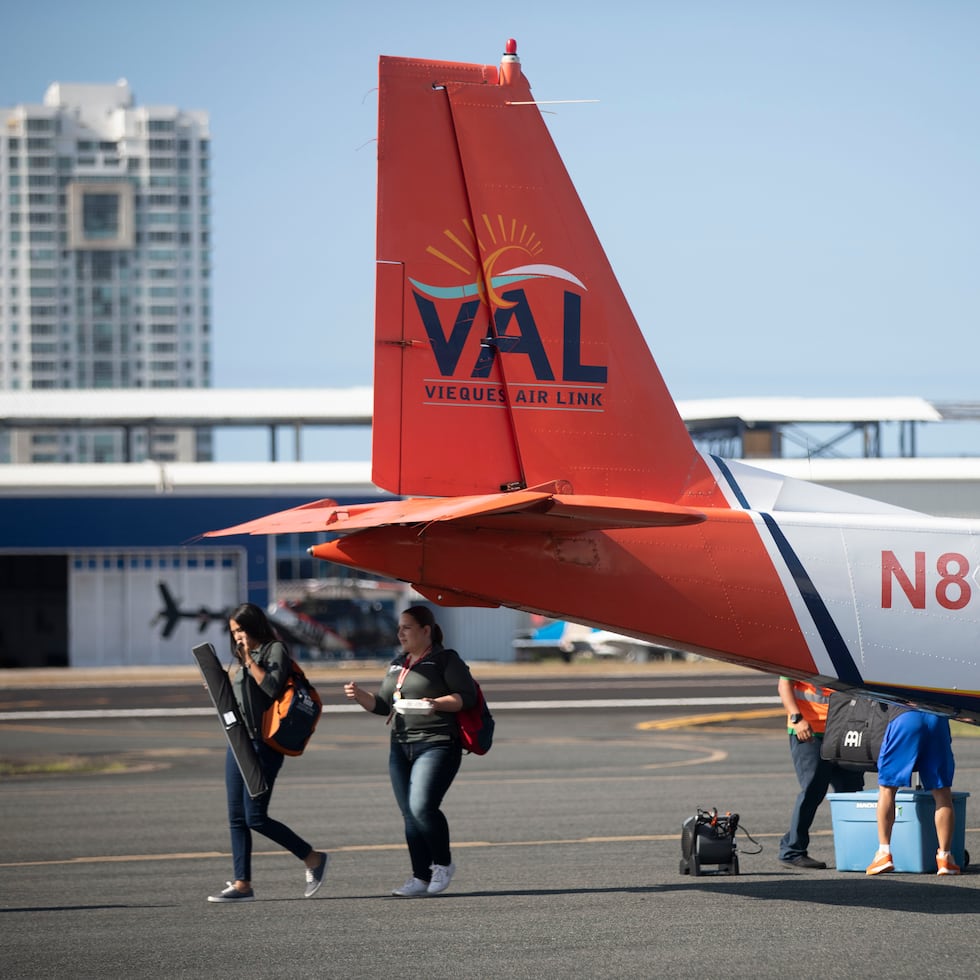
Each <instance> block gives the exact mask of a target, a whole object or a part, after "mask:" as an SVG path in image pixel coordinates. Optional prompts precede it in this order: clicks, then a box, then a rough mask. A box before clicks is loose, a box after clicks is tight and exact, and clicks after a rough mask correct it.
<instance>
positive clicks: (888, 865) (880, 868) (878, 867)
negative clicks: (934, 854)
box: [865, 851, 939, 875]
mask: <svg viewBox="0 0 980 980" xmlns="http://www.w3.org/2000/svg"><path fill="white" fill-rule="evenodd" d="M936 860H937V861H938V860H939V859H938V858H937V859H936ZM894 870H895V862H894V861H892V856H891V854H882V853H881V852H880V851H879V852H878V853H877V854H876V855H875V859H874V860H873V861H872V862H871V864H869V865H868V869H867V871H865V874H869V875H880V874H883V873H884V872H886V871H894Z"/></svg>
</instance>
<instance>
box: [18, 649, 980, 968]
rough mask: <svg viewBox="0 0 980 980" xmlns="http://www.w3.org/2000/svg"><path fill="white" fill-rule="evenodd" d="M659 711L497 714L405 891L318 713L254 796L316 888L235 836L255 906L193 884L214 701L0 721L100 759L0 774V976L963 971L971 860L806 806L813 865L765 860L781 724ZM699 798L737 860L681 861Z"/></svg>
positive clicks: (973, 952)
mask: <svg viewBox="0 0 980 980" xmlns="http://www.w3.org/2000/svg"><path fill="white" fill-rule="evenodd" d="M664 666H667V665H664ZM561 668H564V665H561ZM632 669H633V670H634V671H635V670H636V665H633V666H632ZM696 669H701V668H696ZM597 676H598V675H597ZM724 676H731V675H730V674H726V675H724ZM482 677H483V672H482V666H481V680H482ZM4 680H6V678H3V676H2V674H0V688H2V687H5V686H9V685H5V684H4V683H3V682H4ZM131 680H132V678H127V681H129V682H131ZM188 681H189V682H191V683H198V682H197V681H196V680H194V676H193V672H190V673H189V675H188ZM484 686H485V687H486V686H487V685H484ZM724 686H725V681H724V678H723V677H720V679H719V689H720V690H721V689H723V688H724ZM23 690H24V689H23V688H22V689H21V694H22V693H23ZM657 715H658V710H657V709H650V708H631V707H620V708H595V709H575V710H563V709H561V708H555V709H552V710H548V711H535V710H523V709H521V710H507V711H501V712H500V713H499V715H498V731H497V735H498V737H497V741H496V744H495V746H494V748H493V749H492V751H491V752H490V754H489V755H487V756H485V757H483V758H475V757H468V758H466V759H465V760H464V763H463V768H462V771H461V773H460V776H459V777H458V778H457V780H456V783H455V784H454V786H453V788H452V789H451V791H450V793H449V796H448V797H447V800H446V804H445V807H444V808H445V810H446V813H447V815H448V817H449V820H450V823H451V826H452V829H453V838H454V860H455V861H456V864H457V866H458V871H457V874H456V877H455V879H454V881H453V883H452V885H451V886H450V888H449V890H448V891H447V892H445V893H444V894H442V895H440V896H435V897H432V898H424V899H412V900H406V899H398V898H393V897H391V896H390V895H389V892H390V890H391V888H392V887H394V886H396V885H399V884H401V882H402V881H404V879H405V878H406V877H407V876H408V873H409V869H408V864H407V858H406V852H405V846H404V842H403V839H402V833H401V827H400V819H399V817H398V814H397V811H396V808H395V805H394V802H393V799H392V796H391V790H390V786H389V785H388V780H387V773H386V743H387V731H386V729H385V726H384V721H383V719H378V718H375V717H373V716H369V715H367V714H361V713H343V714H337V715H330V716H325V719H324V722H323V723H321V728H320V730H318V732H317V734H316V736H315V737H314V742H313V743H311V746H310V749H309V750H308V751H307V753H306V754H305V755H304V756H303V757H302V758H300V759H290V760H287V762H286V766H285V768H284V771H283V774H282V776H281V777H280V781H279V783H278V784H277V786H276V793H275V802H274V804H273V813H274V814H275V815H276V816H277V817H278V818H279V819H282V820H285V821H286V822H287V823H289V824H290V826H292V827H293V828H294V829H295V830H297V832H299V833H300V834H302V835H305V836H306V837H307V838H308V839H309V840H310V841H311V843H313V844H314V846H316V847H318V848H326V849H328V850H329V851H330V852H331V854H332V860H331V866H330V869H329V871H328V875H327V879H326V881H325V884H324V886H323V888H322V889H321V890H320V892H319V893H318V895H317V896H316V897H314V898H313V899H310V900H304V899H303V898H302V893H303V874H302V866H301V865H300V863H299V862H297V861H296V860H295V859H294V858H292V857H291V856H290V855H289V854H286V853H285V852H283V851H281V850H279V849H278V848H276V847H275V846H274V845H271V844H270V843H269V842H267V841H265V840H264V839H262V838H257V839H256V855H255V873H254V879H255V889H256V896H257V900H256V901H254V902H251V903H246V904H244V905H235V906H224V905H209V904H208V903H207V902H206V896H207V894H208V893H209V892H214V891H217V890H219V889H220V888H221V887H223V885H224V882H225V880H226V879H227V878H228V877H229V876H230V874H231V864H230V857H229V854H228V832H227V825H226V820H225V812H224V807H225V804H224V787H223V777H222V771H223V757H224V747H223V737H222V735H221V731H220V728H219V726H218V723H217V720H216V719H215V720H214V721H212V720H211V719H210V718H206V717H191V718H159V717H150V718H124V719H120V718H94V717H93V718H91V719H72V720H64V721H24V720H18V721H4V722H2V723H0V757H8V756H16V757H17V758H18V759H24V758H27V757H30V756H32V755H33V756H36V757H37V758H39V759H40V758H49V759H50V758H57V757H67V756H69V755H73V756H74V757H76V758H77V759H82V760H88V761H91V762H99V761H101V760H104V759H106V758H111V759H113V760H114V761H116V762H118V763H120V764H121V765H120V768H119V769H118V771H114V772H89V773H87V772H83V771H74V772H70V773H67V774H54V773H53V774H37V775H24V776H14V777H7V778H3V779H2V780H0V821H2V826H3V827H4V834H3V837H2V838H0V840H2V844H0V923H2V926H3V928H2V929H0V963H2V964H3V968H2V971H3V975H4V976H5V977H10V978H33V977H60V976H71V977H77V978H87V977H92V978H95V977H100V978H102V977H106V976H120V977H127V978H143V977H188V978H192V977H193V978H196V977H214V976H216V975H217V976H221V975H224V974H230V973H246V974H248V975H251V976H255V977H259V978H263V977H269V978H278V977H309V976H314V977H338V978H340V977H344V978H375V977H377V978H385V980H389V978H391V977H401V976H409V975H411V976H425V977H430V978H469V977H488V978H502V980H503V978H535V980H543V978H551V977H563V978H564V977H569V976H585V977H601V978H607V977H608V978H619V977H622V978H632V977H647V978H652V977H679V978H687V977H692V978H693V977H698V978H704V977H707V976H726V977H738V978H740V977H787V976H791V977H803V978H808V977H826V978H848V980H850V978H853V977H854V976H856V975H859V974H861V973H863V972H866V971H867V970H873V971H874V972H875V973H876V974H884V975H887V976H889V977H932V976H940V975H943V976H947V975H950V974H953V975H960V976H965V977H972V976H980V951H978V949H977V942H976V935H977V927H978V925H980V887H978V886H980V875H977V874H969V873H968V874H965V875H963V876H962V877H959V878H939V877H937V876H935V875H919V874H892V875H885V876H881V877H879V878H869V877H867V876H865V875H864V874H862V873H845V872H837V871H836V870H834V869H833V867H832V865H833V859H834V841H833V834H832V831H831V820H830V807H829V804H826V803H825V804H824V805H823V806H822V807H821V809H820V812H819V814H818V818H817V822H816V823H815V825H814V836H813V841H812V843H811V853H812V854H813V855H814V856H817V857H819V858H822V859H824V860H827V861H828V863H830V864H831V868H830V869H829V870H826V871H812V872H801V871H796V870H792V869H788V868H784V867H782V866H781V865H780V864H779V863H778V861H777V860H776V851H777V845H778V839H779V837H780V836H781V834H782V832H783V831H784V830H785V825H786V822H787V821H788V819H789V814H790V810H791V807H792V804H793V800H794V798H795V795H796V791H797V787H796V783H795V778H794V775H793V771H792V765H791V763H790V759H789V753H788V749H787V746H786V737H785V733H784V732H783V731H781V730H780V728H779V725H778V724H777V725H776V726H775V727H774V726H773V724H772V723H771V722H752V721H751V720H748V721H747V722H746V723H739V722H738V721H737V720H733V721H728V722H725V723H722V724H714V725H709V726H699V727H693V728H679V729H678V728H676V727H675V728H670V729H666V730H662V731H658V730H656V729H655V728H651V727H649V724H647V723H649V722H650V721H652V720H654V721H655V720H656V718H657ZM954 748H955V751H956V756H957V785H956V789H958V790H964V791H971V790H973V789H974V787H975V786H977V785H980V740H978V739H973V738H969V737H957V738H956V741H955V745H954ZM870 783H871V785H873V775H872V777H871V780H870ZM698 807H717V808H719V809H720V810H722V811H725V810H731V811H735V812H738V813H739V814H740V818H741V826H742V828H743V831H748V833H749V834H751V838H752V839H750V838H749V837H747V836H746V835H745V833H744V832H740V833H739V834H738V836H737V838H736V839H737V842H738V847H739V855H740V864H741V873H740V874H739V875H737V876H727V875H724V876H722V875H715V874H710V875H705V876H699V877H691V876H688V875H682V874H681V873H680V870H679V860H680V857H681V851H680V827H681V824H682V822H683V820H684V819H685V818H686V817H687V816H689V815H691V814H692V813H694V812H695V809H696V808H698ZM966 813H967V831H966V840H967V847H968V849H971V850H972V851H973V852H974V853H977V854H980V830H978V822H977V821H976V819H975V818H974V815H973V812H972V809H971V808H970V806H969V804H968V806H967V811H966ZM760 845H761V848H762V849H761V853H754V852H756V851H757V849H758V847H759V846H760ZM869 860H870V856H869ZM709 870H710V869H709Z"/></svg>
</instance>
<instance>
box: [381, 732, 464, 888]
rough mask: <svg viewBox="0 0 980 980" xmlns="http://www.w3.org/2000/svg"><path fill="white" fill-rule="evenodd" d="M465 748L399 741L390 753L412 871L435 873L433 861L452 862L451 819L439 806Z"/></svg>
mask: <svg viewBox="0 0 980 980" xmlns="http://www.w3.org/2000/svg"><path fill="white" fill-rule="evenodd" d="M462 758H463V750H462V747H461V746H460V744H459V742H455V741H453V742H449V741H447V742H396V741H395V740H394V739H392V742H391V753H390V755H389V756H388V773H389V775H390V776H391V788H392V789H393V790H394V791H395V800H396V802H397V803H398V809H399V810H401V812H402V816H403V817H404V818H405V841H406V843H407V844H408V853H409V856H410V857H411V860H412V874H413V875H415V877H416V878H419V879H420V880H421V881H428V880H429V879H430V878H431V877H432V872H431V871H430V870H429V869H430V868H431V866H432V865H433V864H442V865H447V864H450V863H451V862H452V853H451V851H450V847H449V822H448V821H447V820H446V817H445V815H444V814H443V812H442V810H440V809H439V807H440V806H441V805H442V799H443V797H444V796H445V795H446V792H447V791H448V789H449V787H450V786H451V785H452V782H453V779H454V778H455V777H456V773H457V772H458V771H459V764H460V761H461V760H462Z"/></svg>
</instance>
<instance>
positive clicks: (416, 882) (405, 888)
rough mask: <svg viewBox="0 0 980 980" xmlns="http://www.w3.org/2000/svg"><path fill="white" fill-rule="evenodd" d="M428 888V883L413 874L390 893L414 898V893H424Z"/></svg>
mask: <svg viewBox="0 0 980 980" xmlns="http://www.w3.org/2000/svg"><path fill="white" fill-rule="evenodd" d="M447 884H448V882H447ZM428 890H429V883H428V882H427V881H423V880H422V879H421V878H416V877H415V876H414V875H413V876H412V877H411V878H409V879H408V881H406V882H405V884H404V885H402V886H401V888H395V889H394V890H393V891H392V893H391V894H392V895H398V896H399V897H400V898H415V896H416V895H424V894H425V893H426V892H427V891H428Z"/></svg>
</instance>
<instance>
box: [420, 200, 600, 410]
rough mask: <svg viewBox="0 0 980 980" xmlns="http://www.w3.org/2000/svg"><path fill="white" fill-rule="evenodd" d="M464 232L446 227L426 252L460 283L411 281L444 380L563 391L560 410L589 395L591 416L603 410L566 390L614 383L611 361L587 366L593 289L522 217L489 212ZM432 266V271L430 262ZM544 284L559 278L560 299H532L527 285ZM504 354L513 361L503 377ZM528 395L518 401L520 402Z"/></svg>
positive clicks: (579, 393) (464, 226) (465, 226)
mask: <svg viewBox="0 0 980 980" xmlns="http://www.w3.org/2000/svg"><path fill="white" fill-rule="evenodd" d="M462 229H463V230H462V231H454V230H452V229H449V228H447V229H446V230H445V231H444V232H443V239H444V240H443V242H441V243H440V244H439V246H436V245H430V246H428V247H427V248H426V250H425V251H426V255H427V256H429V257H431V258H435V259H437V260H438V261H439V262H440V263H442V264H444V265H445V267H446V268H447V269H448V270H451V275H452V278H453V279H455V280H456V282H455V284H454V285H450V286H443V285H434V284H431V283H425V282H422V281H421V280H420V279H418V278H417V277H416V278H413V277H411V276H409V277H408V281H409V282H410V283H411V285H412V296H413V299H414V300H415V306H416V308H417V310H418V313H419V317H420V319H421V321H422V326H423V328H424V330H425V333H426V336H427V337H428V340H429V346H430V349H431V350H432V354H433V356H434V358H435V361H436V367H437V370H438V374H439V377H441V378H444V379H452V380H453V381H456V382H461V381H467V382H475V383H480V384H499V383H500V382H501V380H502V379H504V378H506V379H507V381H506V384H507V385H510V384H511V383H513V384H516V385H524V384H529V383H534V384H542V385H558V386H561V387H562V391H561V392H556V393H555V394H553V395H549V396H548V402H549V404H551V403H552V402H555V400H556V399H558V398H559V397H560V398H561V399H563V400H562V401H561V402H557V403H556V404H562V405H567V404H569V403H570V399H572V398H574V399H576V400H581V399H587V400H588V401H589V402H590V408H591V410H598V409H597V408H596V407H595V402H596V400H597V399H598V398H599V395H598V394H597V393H596V391H595V390H589V391H588V392H586V393H585V394H583V393H582V391H580V390H576V391H574V392H570V391H569V390H567V386H582V385H594V386H602V385H604V384H605V383H606V376H607V369H606V366H605V365H604V364H594V363H592V364H589V363H585V362H584V361H583V338H582V302H583V294H584V293H587V292H588V290H587V289H586V287H585V285H584V283H583V282H582V281H581V280H580V279H579V278H578V277H577V276H575V275H573V274H572V273H571V272H569V271H568V270H567V269H562V268H560V267H559V266H556V265H550V264H548V263H545V262H541V261H540V257H541V256H542V255H543V254H544V253H545V247H544V244H543V243H542V242H541V240H540V239H539V238H538V236H537V235H536V234H535V233H534V232H533V231H532V230H531V229H529V228H528V226H527V224H522V223H521V222H520V221H518V220H517V219H516V218H509V219H508V218H505V217H504V216H503V215H501V214H498V215H497V216H496V217H491V216H490V215H488V214H483V215H482V216H481V217H480V218H479V220H478V221H477V223H476V225H475V226H474V224H473V223H472V222H470V221H468V220H464V221H463V222H462ZM427 268H432V262H431V261H430V262H428V263H427ZM545 279H548V280H552V281H554V282H559V283H560V284H561V295H560V296H555V295H547V296H546V295H543V294H541V293H538V292H536V291H532V295H531V296H529V295H528V290H527V289H526V288H525V284H527V283H529V282H532V281H535V280H545ZM461 280H462V281H461ZM592 349H593V350H595V349H597V348H595V347H593V348H592ZM501 358H505V359H506V360H507V368H508V370H507V371H506V372H505V374H504V375H501V374H500V368H501V367H502V363H503V362H502V361H501ZM502 390H503V389H501V391H502ZM542 390H543V389H542ZM503 397H504V396H503V395H501V398H503ZM525 397H526V396H525V395H523V394H521V395H520V396H519V397H518V395H515V396H514V400H515V402H516V401H519V400H521V399H523V398H525ZM527 397H529V396H527ZM535 398H536V399H537V401H536V402H535V404H539V403H540V404H541V405H542V407H544V404H543V403H544V399H543V398H540V399H539V398H538V393H535Z"/></svg>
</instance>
